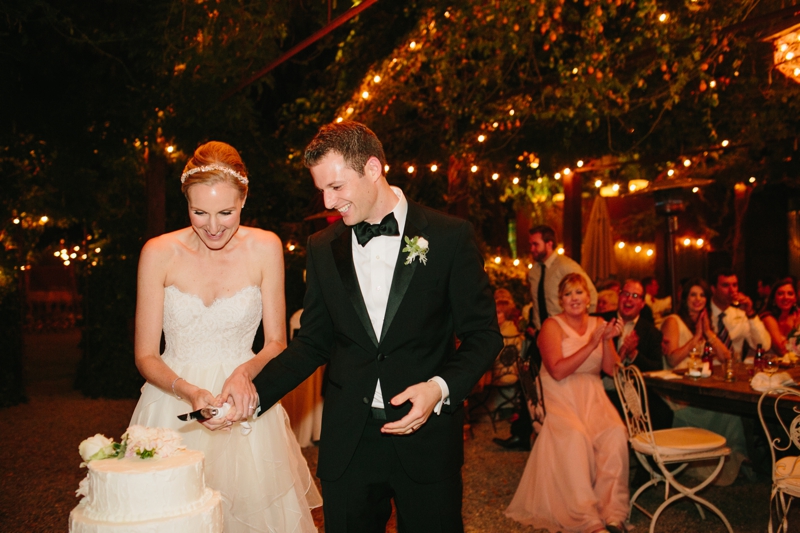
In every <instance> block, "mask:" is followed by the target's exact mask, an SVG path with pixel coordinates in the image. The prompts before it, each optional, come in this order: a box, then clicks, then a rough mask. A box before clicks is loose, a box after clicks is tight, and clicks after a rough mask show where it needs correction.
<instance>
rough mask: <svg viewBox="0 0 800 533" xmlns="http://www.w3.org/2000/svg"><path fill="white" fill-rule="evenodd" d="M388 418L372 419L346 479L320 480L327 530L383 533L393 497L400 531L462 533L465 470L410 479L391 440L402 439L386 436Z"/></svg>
mask: <svg viewBox="0 0 800 533" xmlns="http://www.w3.org/2000/svg"><path fill="white" fill-rule="evenodd" d="M433 416H436V415H433ZM385 422H386V421H385V420H375V419H373V418H370V419H369V420H368V421H367V425H366V427H365V428H364V433H363V435H362V436H361V441H360V442H359V444H358V447H357V448H356V451H355V454H354V455H353V459H352V460H351V461H350V465H349V466H348V467H347V470H346V471H345V473H344V474H343V475H342V477H340V478H339V479H337V480H336V481H324V480H323V481H322V497H323V502H324V503H323V513H324V516H325V531H326V532H327V533H384V532H385V531H386V523H387V522H388V520H389V518H390V516H391V514H392V500H393V499H394V503H395V507H396V509H397V531H398V533H421V532H424V533H463V531H464V524H463V521H462V518H461V497H462V492H463V489H462V483H461V472H460V471H459V472H458V473H457V474H456V475H454V476H452V478H450V479H445V480H443V481H439V482H437V483H430V484H421V483H416V482H414V481H412V480H411V478H409V476H408V475H407V474H406V472H405V470H404V469H403V466H402V465H401V464H400V459H399V457H398V456H397V452H396V451H395V448H394V442H392V441H393V439H398V438H403V437H390V436H389V435H384V434H382V433H381V432H380V428H381V426H382V425H383V424H384V423H385Z"/></svg>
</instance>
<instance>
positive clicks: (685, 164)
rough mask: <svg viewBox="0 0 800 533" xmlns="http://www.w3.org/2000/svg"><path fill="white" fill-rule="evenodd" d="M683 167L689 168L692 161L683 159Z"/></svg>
mask: <svg viewBox="0 0 800 533" xmlns="http://www.w3.org/2000/svg"><path fill="white" fill-rule="evenodd" d="M683 166H685V167H690V166H692V161H691V160H689V159H684V160H683Z"/></svg>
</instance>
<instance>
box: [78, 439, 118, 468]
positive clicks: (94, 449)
mask: <svg viewBox="0 0 800 533" xmlns="http://www.w3.org/2000/svg"><path fill="white" fill-rule="evenodd" d="M78 452H79V453H80V454H81V459H83V460H84V461H85V462H87V463H88V462H89V461H94V460H97V459H106V458H107V457H113V456H115V455H116V453H117V452H116V450H115V449H114V439H109V438H108V437H106V436H105V435H101V434H100V433H97V434H96V435H95V436H94V437H89V438H88V439H86V440H84V441H83V442H81V443H80V445H79V446H78Z"/></svg>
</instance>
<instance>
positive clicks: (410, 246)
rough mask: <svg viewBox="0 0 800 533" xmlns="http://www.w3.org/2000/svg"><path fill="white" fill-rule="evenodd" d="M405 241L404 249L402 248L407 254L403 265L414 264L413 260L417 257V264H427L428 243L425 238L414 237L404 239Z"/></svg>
mask: <svg viewBox="0 0 800 533" xmlns="http://www.w3.org/2000/svg"><path fill="white" fill-rule="evenodd" d="M404 239H405V241H406V247H405V248H403V251H404V252H408V257H406V262H405V264H407V265H410V264H411V263H413V262H414V259H416V258H417V257H419V262H420V263H422V264H423V265H427V264H428V241H427V239H425V237H419V236H418V237H414V238H412V239H409V238H408V237H404Z"/></svg>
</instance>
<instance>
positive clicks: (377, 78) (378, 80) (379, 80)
mask: <svg viewBox="0 0 800 533" xmlns="http://www.w3.org/2000/svg"><path fill="white" fill-rule="evenodd" d="M372 81H374V82H375V83H380V82H381V77H380V76H378V75H377V74H375V77H374V78H372Z"/></svg>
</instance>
